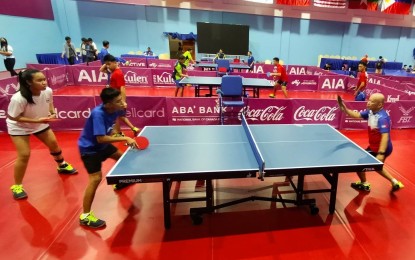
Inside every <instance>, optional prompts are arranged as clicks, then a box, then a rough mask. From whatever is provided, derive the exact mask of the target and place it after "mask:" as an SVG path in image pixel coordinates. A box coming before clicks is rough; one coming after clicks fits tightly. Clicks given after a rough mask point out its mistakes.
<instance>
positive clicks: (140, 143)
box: [135, 136, 150, 150]
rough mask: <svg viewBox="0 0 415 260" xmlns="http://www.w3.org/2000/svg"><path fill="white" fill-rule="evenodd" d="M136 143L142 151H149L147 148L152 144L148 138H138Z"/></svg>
mask: <svg viewBox="0 0 415 260" xmlns="http://www.w3.org/2000/svg"><path fill="white" fill-rule="evenodd" d="M135 142H136V143H137V146H138V149H140V150H144V149H147V147H148V146H149V145H150V142H149V141H148V139H147V137H144V136H137V137H136V138H135Z"/></svg>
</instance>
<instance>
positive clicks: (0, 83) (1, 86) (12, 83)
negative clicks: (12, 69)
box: [0, 77, 19, 96]
mask: <svg viewBox="0 0 415 260" xmlns="http://www.w3.org/2000/svg"><path fill="white" fill-rule="evenodd" d="M18 90H19V86H18V83H17V77H10V78H5V79H0V96H3V95H13V94H14V93H16V91H18Z"/></svg>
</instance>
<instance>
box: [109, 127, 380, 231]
mask: <svg viewBox="0 0 415 260" xmlns="http://www.w3.org/2000/svg"><path fill="white" fill-rule="evenodd" d="M246 129H247V127H244V126H241V125H225V126H223V125H221V126H212V125H210V126H150V127H145V128H144V129H143V130H142V132H141V135H143V136H146V137H147V138H148V139H149V140H150V146H149V147H148V148H147V149H146V150H134V149H128V150H127V151H126V152H125V153H124V154H123V156H122V157H121V158H120V160H119V161H118V162H117V163H116V164H115V165H114V167H113V168H112V169H111V171H110V172H109V174H108V175H107V177H106V178H107V182H108V184H117V183H147V182H162V184H163V205H164V225H165V227H166V228H169V227H170V225H171V220H170V214H171V213H170V204H171V203H178V202H192V201H205V202H206V207H203V208H192V209H191V210H190V215H191V217H192V220H193V221H194V223H195V224H199V223H201V214H203V213H206V212H213V211H214V210H216V209H219V208H223V207H226V206H230V205H234V204H237V203H241V202H245V201H251V200H265V201H275V202H284V203H294V204H295V205H309V206H310V209H311V213H312V214H317V213H318V208H316V206H315V200H314V199H305V198H304V197H303V196H304V195H305V194H309V193H321V192H329V193H330V202H329V212H330V213H333V212H334V210H335V204H336V194H337V182H338V175H339V173H342V172H356V171H373V170H380V169H382V167H383V164H382V162H380V161H378V160H377V159H376V158H374V157H373V156H371V155H370V154H368V153H367V152H366V151H365V150H363V149H362V148H360V147H359V146H357V145H356V144H355V143H353V142H352V141H351V140H349V139H348V138H346V137H345V136H344V135H342V134H341V133H339V132H338V131H337V130H336V129H334V128H333V127H331V126H330V125H325V124H321V125H319V124H310V125H252V126H249V128H248V129H249V131H250V133H251V136H252V138H251V140H250V138H249V137H247V136H248V135H247V130H246ZM252 141H253V142H254V144H252ZM253 146H256V147H257V148H258V150H259V152H260V153H261V155H262V157H263V161H264V162H265V168H264V169H265V172H263V171H262V170H261V165H259V161H258V156H257V155H256V154H255V152H254V150H253ZM258 172H260V174H261V175H262V174H263V176H264V177H272V176H298V178H297V183H296V184H295V183H293V181H292V180H291V181H290V182H291V185H292V186H293V189H294V191H295V193H296V199H295V200H289V199H284V198H275V197H271V198H268V197H256V196H250V197H247V198H243V199H240V200H236V201H234V202H227V203H224V204H220V205H214V203H213V201H214V200H213V184H212V180H214V179H232V178H252V177H257V176H258ZM312 174H322V175H323V176H324V177H325V179H326V180H327V181H328V183H329V187H328V188H326V189H319V190H304V178H305V176H306V175H312ZM186 180H206V197H203V198H200V197H197V198H170V190H171V185H172V182H174V181H186ZM258 181H260V180H258ZM199 194H200V193H199Z"/></svg>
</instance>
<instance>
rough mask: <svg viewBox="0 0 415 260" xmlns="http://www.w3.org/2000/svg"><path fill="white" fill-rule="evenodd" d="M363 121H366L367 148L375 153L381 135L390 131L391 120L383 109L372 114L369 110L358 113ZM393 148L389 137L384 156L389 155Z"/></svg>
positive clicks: (377, 149)
mask: <svg viewBox="0 0 415 260" xmlns="http://www.w3.org/2000/svg"><path fill="white" fill-rule="evenodd" d="M360 115H361V116H362V118H363V119H366V120H368V121H367V122H368V135H369V147H370V150H372V151H373V152H375V153H377V152H378V151H379V145H380V140H381V138H382V134H384V133H389V134H390V130H391V120H390V118H389V115H388V113H386V111H385V110H384V109H382V110H380V111H378V112H376V113H373V112H372V111H370V110H366V111H363V112H360ZM392 150H393V146H392V141H391V137H390V135H389V140H388V146H387V148H386V151H385V154H386V155H389V154H391V153H392Z"/></svg>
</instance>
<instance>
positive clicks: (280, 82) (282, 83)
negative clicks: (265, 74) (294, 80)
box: [277, 80, 287, 86]
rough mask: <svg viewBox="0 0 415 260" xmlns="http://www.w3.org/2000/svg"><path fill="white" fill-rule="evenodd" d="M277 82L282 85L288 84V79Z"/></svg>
mask: <svg viewBox="0 0 415 260" xmlns="http://www.w3.org/2000/svg"><path fill="white" fill-rule="evenodd" d="M277 83H278V84H280V85H281V86H287V81H282V80H278V81H277Z"/></svg>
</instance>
